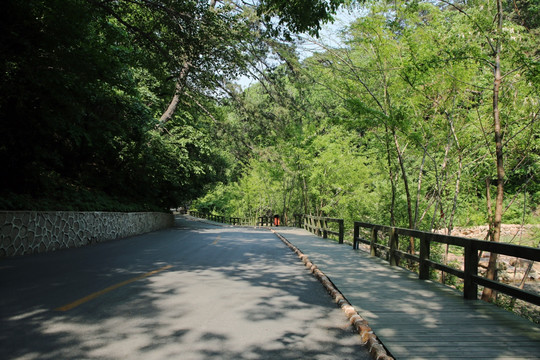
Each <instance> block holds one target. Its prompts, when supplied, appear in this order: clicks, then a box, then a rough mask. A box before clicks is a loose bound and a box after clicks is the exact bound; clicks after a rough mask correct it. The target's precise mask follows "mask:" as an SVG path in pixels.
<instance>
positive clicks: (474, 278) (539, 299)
mask: <svg viewBox="0 0 540 360" xmlns="http://www.w3.org/2000/svg"><path fill="white" fill-rule="evenodd" d="M360 228H364V229H369V230H370V232H371V237H370V239H369V240H368V239H364V238H361V237H360V235H359V234H360ZM379 231H382V232H386V233H388V234H389V240H388V244H387V245H385V244H380V243H378V242H377V239H378V232H379ZM400 235H401V236H408V237H414V238H416V239H419V240H420V253H419V255H412V254H408V253H404V252H403V251H400V250H399V249H398V248H397V238H398V236H400ZM360 243H364V244H368V245H370V253H371V255H373V256H377V255H378V253H380V251H379V250H381V249H384V250H386V251H387V252H388V255H389V262H390V264H392V265H398V264H399V258H402V257H405V258H407V259H408V260H411V261H415V262H418V264H419V278H420V279H429V269H430V268H433V269H437V270H441V271H444V272H447V273H450V274H452V275H455V276H457V277H459V278H461V279H463V282H464V288H463V296H464V297H465V298H466V299H476V298H477V293H478V285H481V286H485V287H489V288H491V289H494V290H496V291H499V292H501V293H504V294H507V295H510V296H513V297H515V298H518V299H521V300H524V301H526V302H529V303H532V304H535V305H540V295H538V294H534V293H532V292H529V291H527V290H523V289H519V288H516V287H513V286H509V285H507V284H504V283H501V282H498V281H493V280H488V279H486V278H483V277H481V276H479V275H478V252H479V251H487V252H493V253H497V254H499V255H508V256H512V257H518V258H521V259H527V260H531V261H540V249H539V248H533V247H529V246H521V245H513V244H507V243H498V242H491V241H485V240H478V239H468V238H464V237H458V236H450V235H442V234H435V233H431V232H425V231H419V230H411V229H404V228H398V227H391V226H384V225H376V224H369V223H364V222H360V221H355V222H354V231H353V249H358V245H359V244H360ZM432 243H441V244H449V245H454V246H458V247H462V248H463V252H464V270H463V271H461V270H457V269H454V268H452V267H449V266H447V265H444V264H441V263H438V262H435V261H433V260H432V259H430V252H431V244H432Z"/></svg>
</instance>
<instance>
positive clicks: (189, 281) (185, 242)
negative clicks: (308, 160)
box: [0, 218, 369, 360]
mask: <svg viewBox="0 0 540 360" xmlns="http://www.w3.org/2000/svg"><path fill="white" fill-rule="evenodd" d="M164 266H170V267H169V268H167V269H165V270H162V271H160V272H158V273H155V274H153V275H149V276H147V277H144V278H140V279H138V280H135V281H132V282H129V283H127V284H125V285H122V286H119V287H118V288H115V289H114V290H111V291H108V292H106V293H104V294H102V295H99V296H96V297H95V298H93V299H91V300H89V301H87V302H84V303H82V304H81V305H79V306H77V307H75V308H73V309H72V310H69V311H65V312H62V311H56V310H55V309H57V308H58V307H60V306H63V305H66V304H69V303H72V302H74V301H76V300H78V299H81V298H84V297H85V296H88V295H89V294H94V293H96V292H99V291H102V290H103V289H107V288H108V287H111V286H113V285H115V284H121V283H124V282H128V281H130V279H134V278H137V277H139V276H141V274H145V273H148V272H151V271H154V270H156V269H162V268H163V267H164ZM0 289H1V290H2V294H3V296H2V297H1V299H0V321H1V325H2V326H1V329H0V351H1V353H2V358H3V359H120V358H129V359H138V358H141V359H142V358H144V359H167V358H174V359H231V360H232V359H303V358H310V359H367V358H369V356H368V354H367V350H366V349H364V348H363V347H362V346H361V345H360V340H359V338H358V336H357V335H356V334H355V333H354V331H353V329H352V328H351V327H350V326H349V324H348V322H347V319H346V317H345V315H344V314H342V312H341V310H340V309H338V308H337V306H336V305H335V304H333V302H332V300H331V298H330V296H329V295H328V294H327V293H326V292H325V290H324V289H323V287H322V286H321V285H320V284H319V283H318V282H317V281H316V280H315V279H314V278H313V277H312V276H311V274H310V273H309V272H308V271H306V270H305V268H304V267H303V265H302V264H301V263H300V262H299V261H298V259H297V258H296V257H295V255H294V254H293V253H292V252H290V250H288V248H286V247H285V246H284V245H283V244H282V243H281V242H280V241H279V240H278V239H277V238H276V237H275V235H273V234H272V233H270V232H269V231H266V230H261V229H252V228H251V229H250V228H235V227H230V226H215V225H211V224H206V223H204V222H192V221H189V220H186V219H185V218H182V219H180V221H177V223H176V226H175V227H174V228H171V229H168V230H163V231H158V232H154V233H150V234H146V235H141V236H135V237H131V238H128V239H123V240H115V241H111V242H108V243H102V244H97V245H93V246H90V247H86V248H80V249H70V250H64V251H59V252H56V253H50V254H39V255H34V256H26V257H21V258H14V259H7V260H5V261H2V262H0Z"/></svg>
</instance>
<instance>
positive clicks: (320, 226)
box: [303, 215, 345, 244]
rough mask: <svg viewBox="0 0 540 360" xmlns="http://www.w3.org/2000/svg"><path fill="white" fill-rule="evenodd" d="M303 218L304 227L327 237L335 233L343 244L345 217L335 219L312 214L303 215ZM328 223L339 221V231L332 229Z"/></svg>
mask: <svg viewBox="0 0 540 360" xmlns="http://www.w3.org/2000/svg"><path fill="white" fill-rule="evenodd" d="M303 218H304V229H306V230H308V231H310V232H312V233H313V234H315V235H317V236H322V237H323V238H325V239H326V238H327V237H328V234H332V235H335V236H337V237H338V241H339V243H340V244H343V238H344V233H345V229H344V225H343V219H334V218H329V217H321V216H311V215H303ZM328 223H337V231H334V230H332V229H331V228H330V227H329V226H328Z"/></svg>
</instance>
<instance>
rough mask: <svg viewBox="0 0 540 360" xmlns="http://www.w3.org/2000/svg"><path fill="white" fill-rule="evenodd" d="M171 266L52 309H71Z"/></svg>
mask: <svg viewBox="0 0 540 360" xmlns="http://www.w3.org/2000/svg"><path fill="white" fill-rule="evenodd" d="M171 267H172V265H167V266H164V267H162V268H159V269H156V270H153V271H150V272H147V273H146V274H142V275H139V276H137V277H134V278H132V279H129V280H126V281H122V282H121V283H118V284H114V285H111V286H109V287H107V288H105V289H103V290H100V291H96V292H95V293H92V294H90V295H88V296H85V297H83V298H80V299H79V300H76V301H74V302H72V303H69V304H67V305H64V306H60V307H58V308H56V309H54V311H68V310H71V309H73V308H75V307H77V306H79V305H81V304H84V303H85V302H88V301H90V300H92V299H95V298H97V297H98V296H101V295H103V294H106V293H108V292H110V291H113V290H115V289H118V288H119V287H122V286H124V285H127V284H130V283H132V282H135V281H137V280H141V279H144V278H146V277H149V276H152V275H154V274H157V273H159V272H161V271H163V270H167V269H170V268H171Z"/></svg>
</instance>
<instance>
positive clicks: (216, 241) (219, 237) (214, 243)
mask: <svg viewBox="0 0 540 360" xmlns="http://www.w3.org/2000/svg"><path fill="white" fill-rule="evenodd" d="M219 239H221V235H218V237H217V238H216V240H214V242H213V243H212V245H216V244H217V243H218V241H219Z"/></svg>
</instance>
